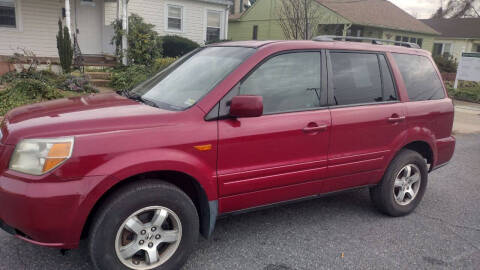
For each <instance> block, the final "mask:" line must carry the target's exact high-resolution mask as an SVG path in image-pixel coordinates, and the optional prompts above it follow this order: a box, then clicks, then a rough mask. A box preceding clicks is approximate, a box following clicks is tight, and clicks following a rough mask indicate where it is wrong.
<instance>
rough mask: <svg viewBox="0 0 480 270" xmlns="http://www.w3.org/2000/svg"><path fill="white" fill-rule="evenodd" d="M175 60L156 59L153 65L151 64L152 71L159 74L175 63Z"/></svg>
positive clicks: (169, 58)
mask: <svg viewBox="0 0 480 270" xmlns="http://www.w3.org/2000/svg"><path fill="white" fill-rule="evenodd" d="M176 60H177V58H175V57H165V58H158V59H155V63H154V64H153V70H154V72H155V73H157V72H160V71H162V70H164V69H165V68H167V67H168V66H169V65H171V64H172V63H173V62H175V61H176Z"/></svg>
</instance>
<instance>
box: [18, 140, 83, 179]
mask: <svg viewBox="0 0 480 270" xmlns="http://www.w3.org/2000/svg"><path fill="white" fill-rule="evenodd" d="M72 150H73V138H72V137H68V138H55V139H26V140H23V141H21V142H20V143H18V144H17V147H15V151H14V152H13V155H12V158H11V160H10V167H9V168H10V170H13V171H17V172H22V173H26V174H31V175H42V174H45V173H47V172H49V171H51V170H53V169H55V168H56V167H58V166H60V165H61V164H62V163H63V162H65V161H66V160H67V159H69V158H70V157H71V156H72Z"/></svg>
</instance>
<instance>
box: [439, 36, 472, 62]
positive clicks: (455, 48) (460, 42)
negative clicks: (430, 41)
mask: <svg viewBox="0 0 480 270" xmlns="http://www.w3.org/2000/svg"><path fill="white" fill-rule="evenodd" d="M434 43H444V44H446V43H448V44H451V46H452V47H451V54H452V56H453V57H454V58H455V59H456V60H457V61H460V58H462V53H463V52H475V49H476V45H477V44H479V45H480V39H449V38H436V39H435V40H434Z"/></svg>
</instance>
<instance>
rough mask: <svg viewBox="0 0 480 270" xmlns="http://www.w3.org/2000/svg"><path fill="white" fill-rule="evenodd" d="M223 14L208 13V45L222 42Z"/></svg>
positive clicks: (216, 12) (210, 11)
mask: <svg viewBox="0 0 480 270" xmlns="http://www.w3.org/2000/svg"><path fill="white" fill-rule="evenodd" d="M221 21H222V18H221V12H218V11H212V10H209V11H207V43H210V42H212V41H218V40H220V25H221Z"/></svg>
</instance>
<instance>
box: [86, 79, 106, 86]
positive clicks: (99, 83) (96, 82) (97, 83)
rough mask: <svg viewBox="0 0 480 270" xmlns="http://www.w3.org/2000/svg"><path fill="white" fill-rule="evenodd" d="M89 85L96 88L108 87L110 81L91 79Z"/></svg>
mask: <svg viewBox="0 0 480 270" xmlns="http://www.w3.org/2000/svg"><path fill="white" fill-rule="evenodd" d="M90 83H91V84H92V85H93V86H96V87H106V86H109V85H110V80H105V79H92V80H90Z"/></svg>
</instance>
